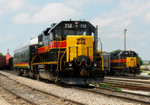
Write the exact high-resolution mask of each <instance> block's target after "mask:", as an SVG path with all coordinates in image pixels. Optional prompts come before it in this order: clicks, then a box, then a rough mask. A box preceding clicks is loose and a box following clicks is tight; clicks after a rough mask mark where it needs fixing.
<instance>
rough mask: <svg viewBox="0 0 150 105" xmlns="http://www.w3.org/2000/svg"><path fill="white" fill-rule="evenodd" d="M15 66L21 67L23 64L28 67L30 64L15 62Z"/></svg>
mask: <svg viewBox="0 0 150 105" xmlns="http://www.w3.org/2000/svg"><path fill="white" fill-rule="evenodd" d="M14 66H15V67H16V66H19V67H21V66H24V67H28V66H29V64H14Z"/></svg>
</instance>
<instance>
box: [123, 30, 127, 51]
mask: <svg viewBox="0 0 150 105" xmlns="http://www.w3.org/2000/svg"><path fill="white" fill-rule="evenodd" d="M126 31H127V29H125V30H124V51H126Z"/></svg>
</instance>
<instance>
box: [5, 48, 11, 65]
mask: <svg viewBox="0 0 150 105" xmlns="http://www.w3.org/2000/svg"><path fill="white" fill-rule="evenodd" d="M10 58H12V56H11V55H10V54H9V49H7V54H6V66H8V65H9V59H10Z"/></svg>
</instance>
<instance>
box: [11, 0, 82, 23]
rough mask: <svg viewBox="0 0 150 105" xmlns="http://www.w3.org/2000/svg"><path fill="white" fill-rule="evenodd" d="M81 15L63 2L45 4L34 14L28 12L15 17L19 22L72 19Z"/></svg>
mask: <svg viewBox="0 0 150 105" xmlns="http://www.w3.org/2000/svg"><path fill="white" fill-rule="evenodd" d="M79 15H80V13H79V12H77V11H75V10H74V9H72V8H69V7H67V6H66V5H65V4H63V3H52V4H47V5H45V6H44V7H43V8H41V10H40V11H39V12H37V13H35V14H33V15H31V14H28V13H20V14H18V15H16V16H15V17H14V22H15V23H17V24H31V23H32V24H33V23H34V24H37V23H47V22H48V23H50V22H54V21H55V22H57V21H60V20H62V19H63V20H65V19H70V18H72V17H77V16H79Z"/></svg>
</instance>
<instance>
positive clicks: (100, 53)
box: [97, 48, 104, 70]
mask: <svg viewBox="0 0 150 105" xmlns="http://www.w3.org/2000/svg"><path fill="white" fill-rule="evenodd" d="M97 52H98V53H99V55H100V57H101V58H102V70H104V60H103V56H102V52H100V51H98V48H97Z"/></svg>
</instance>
